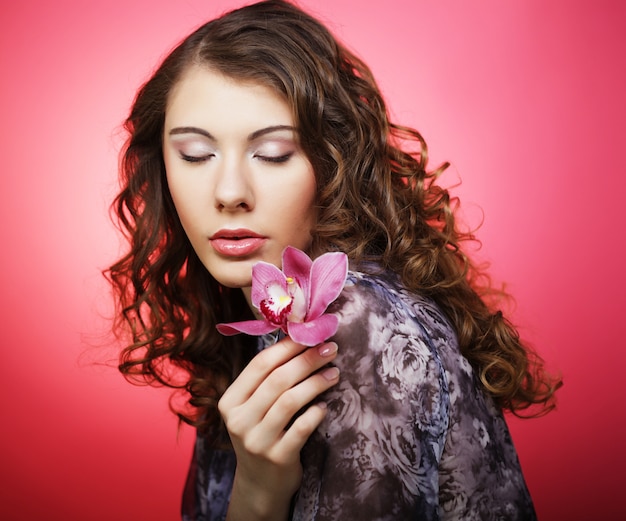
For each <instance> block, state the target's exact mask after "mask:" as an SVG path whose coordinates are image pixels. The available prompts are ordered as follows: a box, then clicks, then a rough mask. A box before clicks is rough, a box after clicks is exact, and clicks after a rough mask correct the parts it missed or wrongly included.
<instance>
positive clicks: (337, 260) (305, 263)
mask: <svg viewBox="0 0 626 521" xmlns="http://www.w3.org/2000/svg"><path fill="white" fill-rule="evenodd" d="M347 275H348V256H347V255H346V254H345V253H340V252H330V253H325V254H324V255H321V256H320V257H318V258H317V259H315V261H312V260H311V259H310V258H309V257H308V255H307V254H306V253H304V252H303V251H300V250H298V249H296V248H293V247H291V246H288V247H287V248H285V251H284V252H283V270H282V271H281V270H279V269H278V268H277V267H276V266H274V265H273V264H269V263H267V262H263V261H260V262H257V263H256V264H255V265H254V266H253V267H252V291H251V297H252V304H253V305H254V307H256V308H257V309H258V310H259V311H260V312H261V315H262V316H263V319H262V320H246V321H243V322H231V323H229V324H218V325H217V329H218V331H219V332H220V333H222V334H223V335H227V336H230V335H236V334H237V333H247V334H249V335H264V334H266V333H270V332H272V331H276V330H277V329H282V330H283V331H284V332H285V334H287V335H289V336H290V337H291V339H292V340H294V341H295V342H298V343H299V344H303V345H306V346H314V345H317V344H319V343H321V342H324V341H325V340H327V339H328V338H330V337H331V336H333V335H334V334H335V333H336V332H337V328H338V327H339V319H338V318H337V317H336V316H335V315H333V314H324V312H325V311H326V309H327V308H328V306H329V305H330V303H331V302H333V301H334V300H335V299H336V298H337V297H338V296H339V294H340V293H341V290H342V289H343V287H344V285H345V283H346V278H347Z"/></svg>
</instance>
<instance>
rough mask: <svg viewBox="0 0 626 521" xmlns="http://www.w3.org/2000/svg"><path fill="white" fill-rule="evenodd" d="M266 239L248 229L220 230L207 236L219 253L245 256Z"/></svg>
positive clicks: (229, 255)
mask: <svg viewBox="0 0 626 521" xmlns="http://www.w3.org/2000/svg"><path fill="white" fill-rule="evenodd" d="M266 240H267V239H266V238H265V237H263V236H261V235H259V234H257V233H254V232H253V231H250V230H220V231H218V232H217V233H215V234H213V236H212V237H210V238H209V241H210V243H211V246H213V248H214V249H215V251H216V252H217V253H219V254H220V255H225V256H227V257H245V256H246V255H251V254H252V253H254V252H255V251H257V250H258V249H259V248H261V246H263V244H264V243H265V241H266Z"/></svg>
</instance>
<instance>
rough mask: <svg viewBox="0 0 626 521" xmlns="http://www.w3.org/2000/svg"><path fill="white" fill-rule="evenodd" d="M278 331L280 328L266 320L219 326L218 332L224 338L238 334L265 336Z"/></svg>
mask: <svg viewBox="0 0 626 521" xmlns="http://www.w3.org/2000/svg"><path fill="white" fill-rule="evenodd" d="M277 329H278V326H275V325H274V324H270V323H269V322H267V321H266V320H244V321H243V322H230V323H228V324H218V325H217V330H218V331H219V332H220V333H221V334H222V335H224V336H232V335H236V334H237V333H246V334H248V335H265V334H266V333H271V332H272V331H276V330H277Z"/></svg>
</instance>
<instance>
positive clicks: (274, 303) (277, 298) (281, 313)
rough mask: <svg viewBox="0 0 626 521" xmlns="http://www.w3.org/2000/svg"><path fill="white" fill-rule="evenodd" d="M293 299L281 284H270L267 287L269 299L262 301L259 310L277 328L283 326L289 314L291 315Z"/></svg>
mask: <svg viewBox="0 0 626 521" xmlns="http://www.w3.org/2000/svg"><path fill="white" fill-rule="evenodd" d="M292 302H293V297H292V296H291V295H289V293H285V290H284V289H283V288H282V286H281V285H280V284H277V283H274V284H269V285H268V287H267V298H266V299H264V300H262V301H261V302H260V305H259V310H260V311H261V313H262V314H263V316H264V317H265V319H266V320H267V321H268V322H271V323H272V324H275V325H277V326H280V325H283V324H284V323H285V322H286V320H287V317H288V316H289V313H291V304H292Z"/></svg>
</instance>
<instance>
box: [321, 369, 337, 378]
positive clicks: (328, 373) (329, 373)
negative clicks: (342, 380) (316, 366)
mask: <svg viewBox="0 0 626 521" xmlns="http://www.w3.org/2000/svg"><path fill="white" fill-rule="evenodd" d="M322 376H323V377H324V378H326V380H328V381H332V380H336V379H337V378H339V369H337V368H336V367H329V368H328V369H324V371H322Z"/></svg>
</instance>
